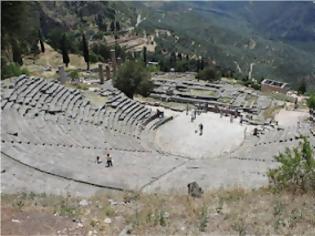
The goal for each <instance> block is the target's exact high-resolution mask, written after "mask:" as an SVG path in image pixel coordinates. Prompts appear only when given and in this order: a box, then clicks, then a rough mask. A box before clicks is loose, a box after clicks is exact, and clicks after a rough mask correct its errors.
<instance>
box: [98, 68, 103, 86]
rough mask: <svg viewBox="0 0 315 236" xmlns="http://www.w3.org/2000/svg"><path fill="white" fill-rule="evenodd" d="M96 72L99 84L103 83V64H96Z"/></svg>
mask: <svg viewBox="0 0 315 236" xmlns="http://www.w3.org/2000/svg"><path fill="white" fill-rule="evenodd" d="M98 74H99V77H100V84H104V73H103V65H102V64H98Z"/></svg>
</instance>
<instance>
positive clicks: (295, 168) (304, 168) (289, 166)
mask: <svg viewBox="0 0 315 236" xmlns="http://www.w3.org/2000/svg"><path fill="white" fill-rule="evenodd" d="M275 159H276V160H277V161H278V162H279V163H280V164H281V165H280V166H279V167H278V168H276V169H272V170H270V171H269V172H268V177H269V180H270V183H271V185H272V186H273V187H275V188H276V189H277V190H283V189H289V190H302V191H309V190H311V191H315V160H314V157H313V151H312V146H311V145H310V142H309V141H308V140H307V139H306V138H304V140H303V142H302V143H301V144H300V147H298V148H293V149H289V148H287V149H286V151H285V152H284V153H280V154H279V155H278V156H276V157H275Z"/></svg>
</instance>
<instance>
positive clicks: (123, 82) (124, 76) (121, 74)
mask: <svg viewBox="0 0 315 236" xmlns="http://www.w3.org/2000/svg"><path fill="white" fill-rule="evenodd" d="M113 84H114V86H115V87H116V88H118V89H119V90H121V91H122V92H124V93H125V94H126V96H128V97H129V98H133V96H134V94H141V95H143V96H148V95H149V94H150V92H151V91H152V89H153V82H152V81H151V75H150V73H149V72H148V71H147V70H146V68H145V67H144V65H143V63H140V62H135V61H127V62H125V63H124V64H122V65H121V66H120V67H119V69H118V71H117V73H116V75H115V76H114V78H113Z"/></svg>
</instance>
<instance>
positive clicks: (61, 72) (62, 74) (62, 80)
mask: <svg viewBox="0 0 315 236" xmlns="http://www.w3.org/2000/svg"><path fill="white" fill-rule="evenodd" d="M58 74H59V77H58V80H59V81H60V83H61V84H65V83H66V81H67V74H66V72H65V68H64V67H63V66H59V67H58Z"/></svg>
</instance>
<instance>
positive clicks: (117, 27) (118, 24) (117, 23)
mask: <svg viewBox="0 0 315 236" xmlns="http://www.w3.org/2000/svg"><path fill="white" fill-rule="evenodd" d="M116 31H120V23H119V21H116Z"/></svg>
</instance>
